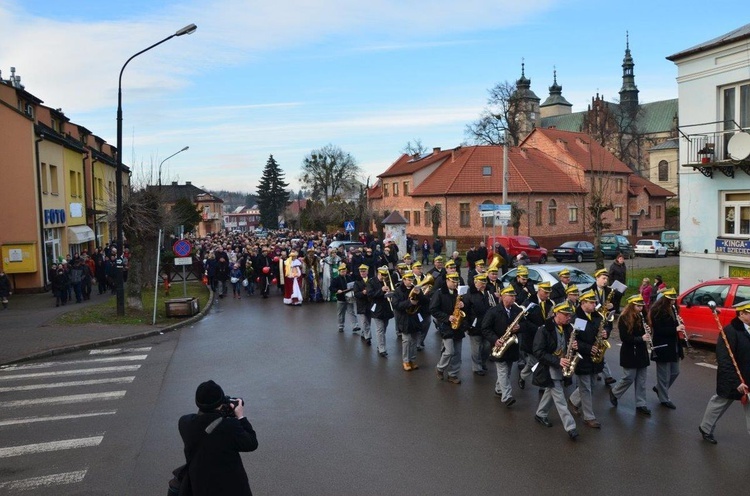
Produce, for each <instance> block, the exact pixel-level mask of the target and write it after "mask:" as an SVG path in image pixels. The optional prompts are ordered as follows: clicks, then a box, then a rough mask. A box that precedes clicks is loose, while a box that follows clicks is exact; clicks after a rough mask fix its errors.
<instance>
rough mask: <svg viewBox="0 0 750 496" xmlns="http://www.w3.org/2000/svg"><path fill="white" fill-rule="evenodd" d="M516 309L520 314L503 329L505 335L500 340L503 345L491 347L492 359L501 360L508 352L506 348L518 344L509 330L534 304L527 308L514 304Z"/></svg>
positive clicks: (515, 336)
mask: <svg viewBox="0 0 750 496" xmlns="http://www.w3.org/2000/svg"><path fill="white" fill-rule="evenodd" d="M514 304H515V305H516V306H517V307H519V308H521V313H519V314H518V315H516V318H515V319H513V322H511V323H510V325H509V326H508V327H507V328H506V329H505V334H503V335H502V336H501V337H500V339H501V340H502V342H503V344H502V345H500V346H493V347H492V357H493V358H496V359H499V358H502V356H503V355H504V354H505V352H506V351H508V348H510V347H511V345H512V344H514V343H517V342H518V336H517V335H516V334H515V333H513V332H511V330H512V329H513V328H514V327H515V326H516V324H518V323H519V322H521V319H522V318H524V317H525V316H526V314H527V313H528V312H529V310H531V309H532V307H534V305H535V304H534V303H530V304H529V305H528V306H526V307H524V306H522V305H519V304H517V303H514Z"/></svg>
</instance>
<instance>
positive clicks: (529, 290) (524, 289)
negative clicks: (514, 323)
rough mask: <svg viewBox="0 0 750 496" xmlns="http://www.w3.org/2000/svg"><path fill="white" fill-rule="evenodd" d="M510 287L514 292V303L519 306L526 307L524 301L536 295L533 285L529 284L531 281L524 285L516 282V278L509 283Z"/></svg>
mask: <svg viewBox="0 0 750 496" xmlns="http://www.w3.org/2000/svg"><path fill="white" fill-rule="evenodd" d="M510 285H511V286H513V289H514V290H515V291H516V303H518V304H519V305H523V306H526V300H528V299H529V298H531V296H532V295H534V294H536V290H535V289H534V283H533V282H531V279H529V280H527V281H526V284H521V283H520V282H519V281H518V278H516V279H513V280H512V281H511V282H510ZM501 289H502V288H501Z"/></svg>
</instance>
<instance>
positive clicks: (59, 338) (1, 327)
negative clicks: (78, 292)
mask: <svg viewBox="0 0 750 496" xmlns="http://www.w3.org/2000/svg"><path fill="white" fill-rule="evenodd" d="M107 298H114V296H113V295H111V294H109V293H106V294H103V295H98V294H96V292H94V293H92V294H91V299H90V300H89V301H84V302H82V303H76V302H75V298H74V299H73V302H72V303H71V302H68V304H67V305H65V306H60V307H55V299H54V298H53V297H52V294H51V293H40V294H20V295H17V294H13V295H11V297H10V304H9V305H8V309H7V310H2V309H0V343H2V345H0V365H6V364H10V363H15V362H21V361H25V360H31V359H36V358H42V357H46V356H52V355H57V354H61V353H70V352H72V351H77V350H82V349H87V348H95V347H97V346H108V345H113V344H117V343H122V342H125V341H130V340H133V339H140V338H145V337H148V336H152V335H157V334H160V333H163V332H169V331H173V330H176V329H179V328H180V327H182V326H184V325H187V324H190V323H192V322H195V321H196V320H199V319H201V318H202V317H203V315H205V314H206V313H207V312H208V311H209V310H210V308H211V303H212V301H213V298H210V299H209V303H208V304H207V305H206V308H202V309H201V313H199V314H198V315H196V316H194V317H191V318H188V319H182V320H178V319H175V321H174V323H173V324H172V323H170V324H169V325H159V324H157V325H155V326H151V325H106V324H87V325H81V326H75V327H73V326H60V325H54V324H52V322H53V321H54V320H55V319H56V318H57V317H58V316H60V315H62V314H64V313H67V312H70V311H74V310H77V309H79V308H81V307H85V306H88V305H92V304H98V303H102V302H104V301H106V299H107Z"/></svg>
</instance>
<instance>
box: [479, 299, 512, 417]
mask: <svg viewBox="0 0 750 496" xmlns="http://www.w3.org/2000/svg"><path fill="white" fill-rule="evenodd" d="M500 298H501V303H502V304H501V305H497V306H496V307H493V308H490V309H489V310H488V311H487V313H486V314H485V316H484V320H483V321H482V334H483V335H484V338H485V339H486V340H487V341H489V342H490V343H492V345H494V346H502V345H503V344H504V341H503V340H502V336H503V335H504V334H505V332H506V331H507V330H509V328H510V325H511V324H512V323H513V321H514V320H515V319H516V317H518V314H519V313H521V311H522V310H521V309H520V308H519V307H518V306H516V305H514V303H515V301H516V291H515V290H514V289H513V286H508V287H506V288H504V289H503V290H502V291H500ZM520 330H521V326H520V325H519V324H514V325H513V327H512V328H510V332H511V333H513V334H516V333H518V332H519V331H520ZM490 360H491V361H493V362H495V368H496V369H497V382H496V383H495V395H496V396H498V397H500V399H501V401H502V402H503V403H505V406H506V407H508V408H510V407H511V406H512V405H513V404H515V402H516V400H515V399H514V398H513V389H512V388H511V385H510V372H511V368H512V365H513V363H515V362H516V361H517V360H518V344H517V343H514V344H512V345H510V347H509V348H508V349H507V351H506V352H505V354H504V355H503V356H502V357H500V358H499V359H498V358H495V357H493V356H490Z"/></svg>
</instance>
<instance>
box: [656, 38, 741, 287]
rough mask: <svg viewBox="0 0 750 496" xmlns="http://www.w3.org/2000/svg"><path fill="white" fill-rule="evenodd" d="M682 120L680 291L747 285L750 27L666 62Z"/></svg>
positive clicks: (696, 47)
mask: <svg viewBox="0 0 750 496" xmlns="http://www.w3.org/2000/svg"><path fill="white" fill-rule="evenodd" d="M667 58H668V59H669V60H671V61H672V62H674V63H675V64H676V65H677V69H678V76H677V83H678V94H679V115H680V142H679V146H680V174H679V191H680V238H681V239H680V241H681V245H682V253H681V258H680V290H681V291H684V290H686V289H688V288H690V287H691V286H693V285H695V284H697V283H699V282H702V281H705V280H709V279H715V278H718V277H727V276H744V277H750V133H749V132H750V24H747V25H745V26H743V27H741V28H738V29H736V30H734V31H732V32H731V33H727V34H725V35H723V36H721V37H718V38H715V39H713V40H710V41H707V42H705V43H702V44H700V45H698V46H695V47H692V48H689V49H687V50H684V51H682V52H680V53H677V54H675V55H672V56H670V57H667Z"/></svg>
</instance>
